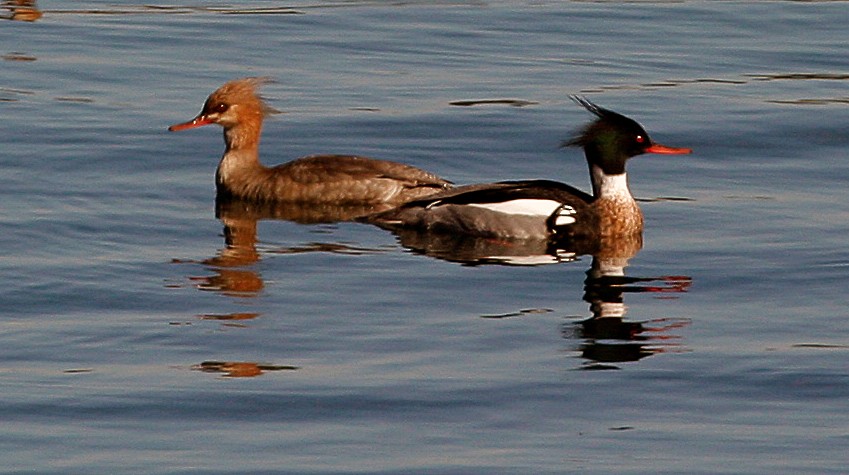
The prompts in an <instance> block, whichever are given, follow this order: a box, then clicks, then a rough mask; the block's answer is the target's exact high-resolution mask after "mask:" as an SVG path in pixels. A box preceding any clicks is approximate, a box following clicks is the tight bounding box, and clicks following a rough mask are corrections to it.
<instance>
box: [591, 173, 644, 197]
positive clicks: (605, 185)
mask: <svg viewBox="0 0 849 475" xmlns="http://www.w3.org/2000/svg"><path fill="white" fill-rule="evenodd" d="M590 179H591V180H592V184H593V196H594V197H595V198H596V199H597V200H600V199H601V200H611V201H621V202H625V203H633V202H634V196H633V195H631V189H630V188H629V187H628V174H627V173H625V172H624V171H623V172H622V173H617V174H608V173H605V172H604V171H603V170H602V169H601V167H599V166H598V165H590Z"/></svg>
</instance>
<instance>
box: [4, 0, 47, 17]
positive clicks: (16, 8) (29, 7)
mask: <svg viewBox="0 0 849 475" xmlns="http://www.w3.org/2000/svg"><path fill="white" fill-rule="evenodd" d="M3 9H4V10H8V11H9V14H8V15H7V16H3V17H2V18H4V19H6V20H14V21H36V20H38V19H39V18H41V10H39V9H38V7H37V6H36V5H35V0H6V1H5V2H3Z"/></svg>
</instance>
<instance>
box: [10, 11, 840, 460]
mask: <svg viewBox="0 0 849 475" xmlns="http://www.w3.org/2000/svg"><path fill="white" fill-rule="evenodd" d="M38 7H39V8H40V9H41V12H42V14H43V15H42V16H41V18H39V19H38V20H37V21H35V22H19V21H3V22H2V23H0V56H2V58H3V61H2V63H0V65H2V74H0V111H2V117H3V123H4V129H3V130H4V133H3V134H2V136H0V142H2V150H3V153H2V155H0V176H2V177H3V182H4V187H3V188H2V191H0V199H2V203H3V205H2V208H0V235H2V238H0V239H2V250H3V251H2V256H3V257H2V261H0V262H2V264H0V266H2V267H1V268H2V274H0V279H2V286H0V288H2V294H1V295H2V302H3V306H2V311H0V325H2V331H0V355H2V360H1V361H2V365H0V381H2V389H0V402H2V403H0V420H2V421H3V429H2V430H0V453H2V460H3V468H2V469H0V470H1V471H2V472H3V473H92V474H94V473H154V474H155V473H163V474H164V473H452V474H456V473H487V474H492V473H752V474H760V473H770V474H771V473H842V472H843V471H844V470H845V468H844V467H845V464H846V455H845V454H846V449H847V446H849V418H847V415H846V414H847V413H849V412H847V409H848V408H847V402H846V401H847V395H849V374H847V371H846V364H845V361H846V357H847V349H848V348H849V341H848V340H849V323H847V318H846V316H847V315H846V307H847V303H849V302H847V296H846V292H845V290H846V277H847V274H849V265H847V263H849V255H847V251H846V246H845V240H846V238H845V236H846V232H847V224H846V222H847V219H846V218H847V216H849V205H847V203H848V202H849V200H847V199H846V196H847V195H846V191H845V189H846V187H845V182H846V180H847V178H849V161H847V160H846V158H847V152H846V150H847V145H849V137H847V134H846V133H845V121H846V113H845V111H846V104H847V102H849V96H847V94H846V92H845V88H846V79H847V78H848V77H849V74H847V67H849V65H847V64H846V59H845V57H846V45H845V40H844V38H843V36H844V35H843V34H842V33H843V32H844V30H845V25H846V24H847V21H849V11H847V10H846V8H845V4H843V3H841V2H758V3H746V2H742V3H735V2H685V3H662V2H658V3H622V4H620V3H606V2H605V3H583V2H575V3H571V2H523V3H519V4H516V2H498V1H493V2H460V1H458V2H439V3H434V2H404V3H384V2H359V1H352V2H320V3H306V2H291V3H285V4H283V3H277V2H259V1H256V2H246V3H243V4H238V5H236V4H231V3H226V2H202V3H192V4H186V5H183V4H173V3H172V4H168V6H164V5H163V6H162V7H156V6H149V5H144V4H139V3H133V2H114V1H113V2H74V3H72V4H60V3H57V2H39V4H38ZM248 75H261V76H271V77H274V78H275V79H276V80H277V82H276V83H273V84H270V85H268V86H267V87H266V88H265V95H266V96H267V97H268V98H269V100H270V102H271V104H272V105H273V106H274V107H276V108H278V109H281V110H283V111H285V112H286V113H285V114H282V115H278V116H275V117H274V118H273V119H272V120H270V121H269V122H268V123H267V125H266V128H265V133H264V136H263V147H262V156H263V159H264V160H265V162H266V163H269V164H272V163H279V162H283V161H287V160H290V159H293V158H296V157H299V156H303V155H308V154H313V153H359V154H364V155H370V156H375V157H378V158H386V159H396V160H401V161H404V162H407V163H411V164H414V165H417V166H420V167H423V168H426V169H428V170H431V171H434V172H436V173H439V174H441V175H443V176H445V177H448V178H450V179H452V180H454V181H455V182H458V183H470V182H482V181H489V180H498V179H511V178H542V177H545V178H551V179H556V180H562V181H566V182H569V183H572V184H575V185H577V186H580V187H583V188H585V189H586V187H587V186H588V180H587V178H586V170H585V168H586V165H585V164H584V162H583V159H582V158H581V156H580V154H579V153H578V152H577V151H575V150H571V149H569V150H562V149H559V148H558V144H559V142H560V140H562V139H565V138H568V137H569V136H570V134H571V133H572V131H574V130H575V128H577V127H578V126H579V125H581V124H582V123H584V122H585V121H587V120H588V119H589V117H588V116H589V114H587V113H586V111H583V110H582V109H581V108H579V107H576V106H575V105H574V104H573V103H572V102H571V101H570V100H569V98H568V95H569V94H583V95H586V96H587V97H589V98H590V99H592V100H594V101H596V102H598V103H599V104H601V105H603V106H606V107H609V108H611V109H614V110H616V111H619V112H622V113H624V114H627V115H630V116H632V117H634V118H636V119H638V120H639V121H640V122H641V123H643V124H644V125H645V126H646V128H647V129H648V130H649V132H650V133H652V136H653V137H654V138H655V139H656V140H658V141H660V142H662V143H665V144H668V145H672V146H687V147H692V148H694V149H695V153H694V154H693V155H690V156H680V157H679V156H674V157H665V156H644V157H639V158H637V159H635V160H634V161H632V162H631V164H630V169H629V170H630V172H631V184H632V188H633V190H634V192H635V194H636V195H637V196H638V197H639V198H641V199H642V202H641V205H642V208H643V211H644V213H645V215H646V220H647V224H646V232H645V236H644V246H643V249H642V250H641V251H640V252H639V253H638V254H636V255H635V256H633V257H632V258H631V259H630V260H629V261H628V262H627V264H628V265H627V267H626V268H625V270H624V272H625V275H627V276H628V277H630V278H640V279H642V280H635V281H626V282H623V281H622V280H621V279H617V278H615V277H610V276H608V277H606V278H596V279H593V278H588V275H587V272H588V271H589V270H590V269H591V267H592V266H593V265H595V266H596V268H598V267H599V266H603V265H611V262H603V261H602V260H597V261H596V262H595V263H594V261H593V258H592V257H590V256H581V257H579V258H578V259H577V260H571V259H568V258H566V257H568V256H561V257H563V258H562V259H561V262H559V263H558V262H555V261H556V259H554V258H552V257H551V256H545V255H544V254H541V253H540V251H539V250H538V249H537V250H533V249H532V250H525V251H527V252H526V255H525V256H524V260H523V263H525V264H527V263H528V260H534V259H536V260H534V262H536V263H538V264H542V263H543V262H545V263H547V265H533V266H532V265H498V264H493V265H467V264H468V262H467V263H466V265H464V264H463V263H462V262H457V261H463V260H464V257H468V256H457V255H456V253H455V254H452V253H451V252H445V249H446V245H445V244H443V243H420V242H412V241H410V240H409V239H404V238H402V239H401V241H399V240H398V238H396V237H395V236H393V235H391V234H389V233H387V232H384V231H381V230H379V229H376V228H372V227H369V226H366V225H362V224H356V223H329V224H327V223H325V224H299V223H296V222H292V221H286V220H280V219H268V218H267V216H269V212H270V211H269V210H264V211H263V210H253V211H251V212H250V213H246V212H245V210H244V209H242V208H236V209H232V210H226V209H225V210H222V211H220V212H219V215H220V219H219V218H216V214H215V206H214V187H213V184H212V183H213V181H212V176H213V171H214V168H215V165H216V163H217V159H218V157H219V156H220V153H221V150H222V143H221V138H220V132H219V131H218V130H213V129H212V128H207V129H200V130H197V131H190V132H183V133H180V134H169V133H168V132H166V130H165V129H166V127H167V126H168V125H170V124H173V123H176V122H180V121H183V120H186V119H188V118H191V117H193V116H194V114H196V113H197V111H198V110H199V109H200V107H201V105H202V103H203V100H204V99H205V97H206V95H207V94H208V93H209V92H211V91H212V90H214V89H215V88H217V87H218V86H219V85H220V84H222V83H223V82H225V81H227V80H229V79H233V78H236V77H242V76H248ZM478 101H494V102H492V103H478ZM464 102H465V103H472V105H466V106H463V105H452V103H459V104H462V103H464ZM272 211H273V210H272ZM225 226H226V227H227V235H228V236H229V239H230V244H231V245H230V246H229V247H228V246H227V245H226V244H225V238H224V234H223V231H222V229H224V227H225ZM403 244H406V247H405V245H403ZM455 245H456V244H452V243H449V244H448V245H447V248H448V249H449V251H450V250H451V249H456V248H455V247H453V246H455ZM428 246H430V247H428ZM440 246H441V247H440ZM440 249H442V251H441V252H440V251H439V250H440ZM487 251H492V249H487ZM500 251H504V250H503V249H502V250H500ZM508 251H514V252H513V254H514V257H515V254H518V253H517V252H515V251H516V249H511V250H508ZM506 254H509V252H508V253H506ZM501 255H505V254H504V253H502V254H501ZM515 263H516V262H515V261H514V264H515ZM501 264H504V262H502V263H501ZM612 264H616V262H613V263H612ZM619 264H622V262H619ZM614 270H615V269H614ZM593 277H598V276H597V275H596V274H593ZM611 280H613V282H611ZM611 285H613V286H611ZM620 285H624V286H625V287H624V291H623V289H622V288H621V287H619V286H620ZM622 303H624V307H623V306H622V305H621V304H622ZM593 311H595V312H596V315H605V316H607V317H608V318H596V319H592V318H591V317H592V316H593Z"/></svg>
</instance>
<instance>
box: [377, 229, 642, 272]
mask: <svg viewBox="0 0 849 475" xmlns="http://www.w3.org/2000/svg"><path fill="white" fill-rule="evenodd" d="M392 233H393V234H395V236H396V237H397V238H398V242H399V243H400V244H401V245H402V246H404V247H405V248H407V249H408V250H410V251H412V252H414V253H417V254H424V255H426V256H429V257H434V258H437V259H441V260H446V261H450V262H457V263H460V264H464V265H469V266H475V265H486V264H500V265H516V266H538V265H545V264H560V263H564V262H572V261H575V260H576V259H577V257H578V256H583V255H600V256H621V255H627V256H631V255H634V254H636V252H637V251H639V250H640V249H641V248H642V246H643V236H642V234H636V235H631V236H626V237H622V238H619V239H600V240H585V239H581V240H577V239H567V240H552V239H498V238H479V237H474V236H467V235H460V234H450V233H441V232H429V231H422V230H417V229H394V230H392Z"/></svg>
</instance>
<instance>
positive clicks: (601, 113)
mask: <svg viewBox="0 0 849 475" xmlns="http://www.w3.org/2000/svg"><path fill="white" fill-rule="evenodd" d="M569 98H570V99H572V100H573V101H574V102H575V103H576V104H578V105H580V106H582V107H583V108H584V109H586V110H588V111H590V112H592V113H593V115H595V116H596V117H598V119H597V120H596V121H594V122H591V123H589V124H587V125H586V126H584V127H582V128H581V129H580V130H578V131H577V133H576V134H575V136H574V137H572V138H571V139H569V140H564V141H563V143H562V144H561V146H562V147H573V146H577V147H584V146H586V145H588V144H589V143H591V142H592V141H593V140H595V139H596V138H597V137H598V135H600V134H601V133H602V132H603V131H605V130H611V129H612V130H621V131H636V132H638V133H641V134H642V135H643V136H644V137H646V138H648V134H646V132H645V130H644V129H643V127H642V126H641V125H640V124H638V123H637V122H636V121H635V120H633V119H631V118H628V117H625V116H624V115H622V114H619V113H617V112H613V111H612V110H610V109H605V108H604V107H601V106H599V105H597V104H594V103H592V102H590V100H589V99H587V98H585V97H581V96H576V95H572V96H569Z"/></svg>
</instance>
